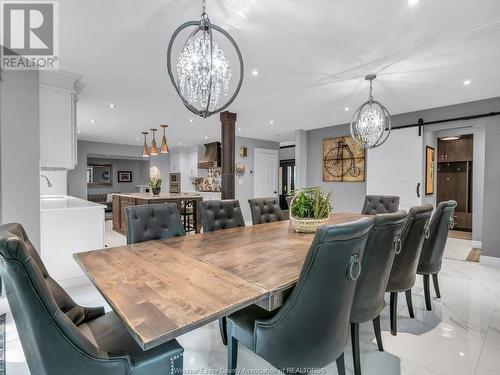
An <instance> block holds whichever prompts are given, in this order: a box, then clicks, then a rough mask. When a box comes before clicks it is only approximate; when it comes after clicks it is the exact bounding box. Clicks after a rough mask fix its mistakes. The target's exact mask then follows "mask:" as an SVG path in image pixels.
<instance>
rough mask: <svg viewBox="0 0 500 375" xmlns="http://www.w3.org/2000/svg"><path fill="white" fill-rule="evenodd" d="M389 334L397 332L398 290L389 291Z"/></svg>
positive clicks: (394, 334)
mask: <svg viewBox="0 0 500 375" xmlns="http://www.w3.org/2000/svg"><path fill="white" fill-rule="evenodd" d="M390 307H391V315H390V316H391V334H392V335H393V336H396V335H397V334H398V292H391V306H390Z"/></svg>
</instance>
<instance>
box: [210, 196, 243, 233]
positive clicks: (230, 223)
mask: <svg viewBox="0 0 500 375" xmlns="http://www.w3.org/2000/svg"><path fill="white" fill-rule="evenodd" d="M201 221H202V222H203V232H213V231H216V230H221V229H230V228H236V227H244V226H245V220H243V214H242V213H241V208H240V202H239V201H238V200H237V199H224V200H209V201H202V202H201Z"/></svg>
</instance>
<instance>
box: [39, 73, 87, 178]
mask: <svg viewBox="0 0 500 375" xmlns="http://www.w3.org/2000/svg"><path fill="white" fill-rule="evenodd" d="M80 79H81V76H80V75H78V74H74V73H69V72H62V71H57V72H55V71H42V72H40V83H39V84H40V99H39V117H40V165H41V167H42V168H58V169H66V170H68V169H74V168H75V166H76V164H77V121H76V119H77V117H76V116H77V113H76V111H77V101H78V94H79V93H80V91H81V88H82V86H81V84H80Z"/></svg>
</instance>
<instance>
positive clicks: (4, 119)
mask: <svg viewBox="0 0 500 375" xmlns="http://www.w3.org/2000/svg"><path fill="white" fill-rule="evenodd" d="M1 74H2V78H3V81H2V82H0V151H1V157H0V161H1V165H0V186H1V189H0V191H1V197H0V201H1V211H2V212H1V215H0V217H1V223H9V222H18V223H21V224H22V225H23V226H24V228H25V229H26V231H27V233H28V235H29V237H30V239H31V241H32V242H33V244H34V245H35V248H37V249H39V248H40V133H39V121H38V71H29V70H26V71H13V70H8V71H2V73H1Z"/></svg>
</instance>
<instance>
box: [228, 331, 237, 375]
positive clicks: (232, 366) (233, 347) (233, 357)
mask: <svg viewBox="0 0 500 375" xmlns="http://www.w3.org/2000/svg"><path fill="white" fill-rule="evenodd" d="M237 365H238V340H236V339H235V338H234V337H233V336H231V337H229V341H228V343H227V372H228V374H235V373H236V366H237Z"/></svg>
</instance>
